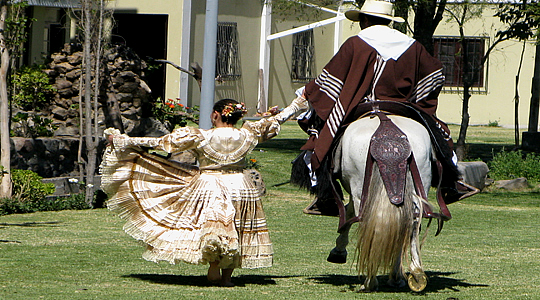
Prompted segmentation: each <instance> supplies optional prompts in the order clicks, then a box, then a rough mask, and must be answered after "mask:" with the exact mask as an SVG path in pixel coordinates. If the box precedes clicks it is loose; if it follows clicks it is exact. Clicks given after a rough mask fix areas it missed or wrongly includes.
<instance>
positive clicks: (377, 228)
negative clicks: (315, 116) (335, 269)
mask: <svg viewBox="0 0 540 300" xmlns="http://www.w3.org/2000/svg"><path fill="white" fill-rule="evenodd" d="M388 117H389V118H390V119H391V120H392V121H393V122H394V124H395V125H397V127H398V128H399V129H401V131H402V132H403V133H405V135H406V139H407V140H408V142H409V144H410V150H411V152H412V154H413V158H414V159H415V161H416V166H417V169H418V171H419V174H420V178H421V183H420V185H416V189H415V184H414V182H413V176H412V175H411V170H410V168H409V167H407V174H406V183H405V192H404V194H403V202H402V203H401V204H399V205H395V204H393V203H391V201H390V199H389V197H388V194H387V191H386V189H385V186H384V184H383V181H382V179H381V175H380V172H379V166H378V163H377V161H375V162H374V164H373V169H372V172H371V179H370V182H369V189H368V192H367V196H364V197H365V198H366V199H365V201H364V203H362V201H361V198H362V195H363V194H362V193H363V192H364V191H363V189H364V177H365V174H366V172H367V173H368V174H369V172H368V171H366V163H367V157H368V151H369V150H368V149H369V147H370V141H371V139H372V135H373V133H374V132H375V131H376V130H377V128H378V126H379V124H380V120H379V118H377V117H371V118H370V117H365V118H362V119H359V120H357V121H355V122H353V123H352V124H350V125H349V126H348V128H347V129H346V130H345V132H344V135H343V137H342V143H341V147H340V150H339V151H338V155H336V156H335V158H334V163H335V166H339V168H340V169H339V171H340V173H341V183H342V185H343V187H344V188H345V190H346V191H347V192H348V193H349V195H350V201H349V204H348V205H347V212H346V215H347V219H350V218H352V217H354V216H359V214H361V215H360V222H359V227H358V242H357V251H356V253H357V255H358V256H357V259H356V261H357V263H358V270H359V275H362V274H363V275H365V278H366V279H365V282H364V284H363V286H362V289H363V290H365V291H374V290H376V289H377V287H378V281H377V277H376V276H377V273H378V272H385V271H386V273H388V272H389V273H390V275H389V282H388V283H389V284H390V285H391V286H396V287H403V286H405V284H406V283H405V273H404V270H403V266H402V261H403V258H404V257H406V256H405V254H406V251H407V250H410V263H409V272H410V274H409V276H408V278H407V281H408V284H409V287H410V288H411V290H413V291H422V290H423V289H424V288H425V287H426V285H427V277H426V275H425V273H424V271H423V269H422V261H421V259H420V241H419V234H420V224H421V221H422V214H423V210H424V208H426V206H429V203H428V202H427V199H423V198H425V195H427V193H428V190H429V188H430V186H431V180H432V172H431V170H432V169H431V166H432V161H433V160H434V158H435V154H434V150H433V149H432V144H431V140H430V136H429V133H428V132H427V130H426V129H425V128H424V126H423V125H421V124H420V123H417V122H416V121H414V120H412V119H409V118H405V117H401V116H396V115H391V116H388ZM387 146H388V145H383V147H387ZM391 150H392V149H390V151H391ZM418 186H421V188H420V189H419V188H418ZM422 188H423V191H422ZM427 208H428V209H430V210H431V206H429V207H427ZM360 210H362V211H361V212H360ZM350 227H351V224H350V223H349V224H346V225H344V226H342V227H341V229H340V236H339V237H338V238H337V240H336V247H335V248H334V249H333V250H332V252H331V253H330V256H329V258H328V260H329V261H332V262H338V263H339V262H341V263H344V262H345V260H346V255H347V251H346V246H347V244H348V242H349V241H348V233H349V229H350Z"/></svg>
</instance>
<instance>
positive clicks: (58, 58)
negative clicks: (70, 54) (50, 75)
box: [51, 53, 67, 64]
mask: <svg viewBox="0 0 540 300" xmlns="http://www.w3.org/2000/svg"><path fill="white" fill-rule="evenodd" d="M51 59H52V60H53V62H54V63H55V64H60V63H63V62H66V61H67V57H66V56H65V55H63V54H61V53H54V54H51Z"/></svg>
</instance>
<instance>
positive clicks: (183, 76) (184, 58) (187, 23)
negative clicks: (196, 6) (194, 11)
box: [178, 0, 192, 106]
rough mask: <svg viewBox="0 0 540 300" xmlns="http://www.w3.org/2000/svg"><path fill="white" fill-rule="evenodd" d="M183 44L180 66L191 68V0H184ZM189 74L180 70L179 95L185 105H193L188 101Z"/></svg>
mask: <svg viewBox="0 0 540 300" xmlns="http://www.w3.org/2000/svg"><path fill="white" fill-rule="evenodd" d="M182 10H183V11H182V45H181V51H182V53H181V54H180V66H181V67H182V68H184V69H186V70H189V54H190V53H189V44H190V41H191V0H184V6H183V8H182ZM188 87H189V75H188V74H187V73H185V72H180V92H179V93H178V97H179V98H180V99H181V100H180V101H181V103H182V104H184V105H186V106H187V105H192V104H191V103H190V102H189V101H188V96H189V94H188Z"/></svg>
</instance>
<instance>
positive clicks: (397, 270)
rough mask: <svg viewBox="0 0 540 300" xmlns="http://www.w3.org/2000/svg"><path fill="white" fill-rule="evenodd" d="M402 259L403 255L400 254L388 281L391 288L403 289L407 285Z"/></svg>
mask: <svg viewBox="0 0 540 300" xmlns="http://www.w3.org/2000/svg"><path fill="white" fill-rule="evenodd" d="M402 259H403V253H402V252H400V253H399V256H398V257H397V259H396V262H395V263H394V266H393V267H392V271H391V272H390V276H389V279H388V285H389V286H391V287H396V288H402V287H404V286H405V285H406V281H405V276H404V275H403V266H402Z"/></svg>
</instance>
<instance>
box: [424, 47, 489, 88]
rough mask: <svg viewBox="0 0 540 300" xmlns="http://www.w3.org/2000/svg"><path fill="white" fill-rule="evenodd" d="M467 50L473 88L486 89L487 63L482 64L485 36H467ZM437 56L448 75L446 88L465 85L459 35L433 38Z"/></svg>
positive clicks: (469, 74) (446, 75)
mask: <svg viewBox="0 0 540 300" xmlns="http://www.w3.org/2000/svg"><path fill="white" fill-rule="evenodd" d="M466 42H467V44H466V50H465V51H467V54H468V60H469V63H468V64H469V71H468V74H467V76H472V78H473V84H472V86H471V87H472V88H476V90H477V91H480V90H481V89H482V88H483V89H484V91H485V87H486V84H485V67H484V65H485V64H482V65H481V64H480V62H481V60H482V57H483V56H484V47H485V38H481V37H467V38H466ZM433 48H434V53H435V57H437V58H438V59H439V60H440V61H441V62H442V64H443V73H444V76H445V77H446V80H445V84H444V85H445V90H447V91H448V90H451V89H452V87H461V86H463V72H464V65H463V59H462V57H461V53H462V45H461V43H460V39H459V38H458V37H436V38H434V39H433Z"/></svg>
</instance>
